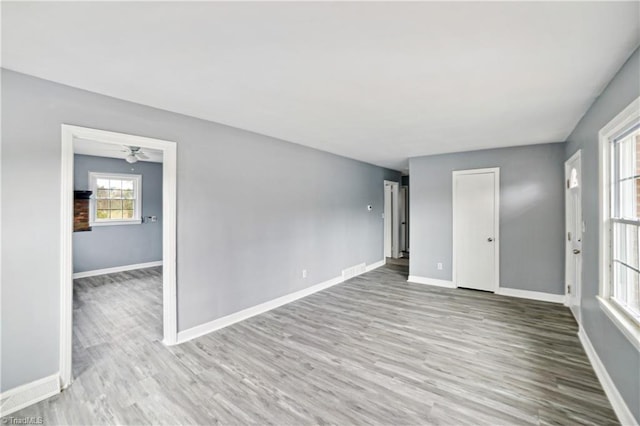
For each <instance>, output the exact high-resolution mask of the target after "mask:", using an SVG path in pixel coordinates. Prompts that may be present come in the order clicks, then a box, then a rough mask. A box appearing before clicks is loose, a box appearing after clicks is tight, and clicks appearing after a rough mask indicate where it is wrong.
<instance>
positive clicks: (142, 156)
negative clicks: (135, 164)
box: [136, 151, 149, 160]
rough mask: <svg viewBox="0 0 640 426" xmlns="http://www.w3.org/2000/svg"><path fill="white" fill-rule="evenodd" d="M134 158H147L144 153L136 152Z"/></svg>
mask: <svg viewBox="0 0 640 426" xmlns="http://www.w3.org/2000/svg"><path fill="white" fill-rule="evenodd" d="M136 157H138V158H139V159H141V160H148V159H149V157H148V156H147V154H145V153H144V152H140V151H138V152H136Z"/></svg>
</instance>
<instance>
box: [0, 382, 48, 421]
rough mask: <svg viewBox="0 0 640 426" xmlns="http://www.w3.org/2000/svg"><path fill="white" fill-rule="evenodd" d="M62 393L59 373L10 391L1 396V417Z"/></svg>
mask: <svg viewBox="0 0 640 426" xmlns="http://www.w3.org/2000/svg"><path fill="white" fill-rule="evenodd" d="M58 393H60V375H59V374H58V373H56V374H52V375H51V376H48V377H44V378H42V379H38V380H34V381H33V382H30V383H26V384H24V385H21V386H18V387H15V388H13V389H9V390H8V391H5V392H2V393H1V394H0V417H4V416H6V415H9V414H11V413H14V412H16V411H18V410H20V409H22V408H24V407H28V406H29V405H31V404H35V403H36V402H40V401H42V400H44V399H47V398H49V397H50V396H53V395H56V394H58Z"/></svg>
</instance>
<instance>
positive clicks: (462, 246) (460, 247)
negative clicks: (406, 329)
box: [453, 169, 500, 291]
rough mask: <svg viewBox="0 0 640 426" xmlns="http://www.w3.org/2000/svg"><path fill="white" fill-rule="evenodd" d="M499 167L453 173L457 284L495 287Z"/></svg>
mask: <svg viewBox="0 0 640 426" xmlns="http://www.w3.org/2000/svg"><path fill="white" fill-rule="evenodd" d="M499 179H500V178H499V170H498V169H482V170H465V171H460V172H453V229H454V240H453V259H454V265H453V268H454V270H453V273H454V282H455V284H456V286H458V287H465V288H472V289H476V290H485V291H496V290H497V289H498V256H499V252H498V215H499V212H498V188H499Z"/></svg>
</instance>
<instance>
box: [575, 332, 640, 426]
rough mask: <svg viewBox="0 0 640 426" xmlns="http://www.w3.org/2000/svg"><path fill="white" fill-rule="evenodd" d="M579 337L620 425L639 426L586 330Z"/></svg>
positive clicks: (579, 333)
mask: <svg viewBox="0 0 640 426" xmlns="http://www.w3.org/2000/svg"><path fill="white" fill-rule="evenodd" d="M578 337H579V338H580V343H582V347H583V348H584V351H585V352H586V353H587V357H589V361H590V362H591V366H592V367H593V370H594V371H595V372H596V376H598V380H600V384H601V385H602V388H603V389H604V393H605V394H606V395H607V398H609V402H610V403H611V406H612V407H613V411H615V413H616V415H617V416H618V420H619V421H620V424H622V425H623V426H634V425H636V426H637V425H638V424H639V420H640V419H636V418H635V417H633V414H632V413H631V410H630V409H629V407H627V404H626V403H625V402H624V399H622V395H620V392H618V389H617V388H616V385H615V383H613V380H611V376H609V373H607V369H606V368H605V366H604V364H603V363H602V361H601V360H600V357H598V353H597V352H596V350H595V349H594V348H593V345H592V344H591V341H590V340H589V336H587V333H585V331H584V328H582V327H580V330H579V331H578Z"/></svg>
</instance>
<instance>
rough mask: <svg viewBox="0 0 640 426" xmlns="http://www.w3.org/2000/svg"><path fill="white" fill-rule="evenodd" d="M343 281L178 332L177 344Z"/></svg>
mask: <svg viewBox="0 0 640 426" xmlns="http://www.w3.org/2000/svg"><path fill="white" fill-rule="evenodd" d="M384 264H385V261H384V260H381V261H379V262H376V263H373V264H371V265H368V266H365V272H369V271H372V270H374V269H376V268H379V267H381V266H383V265H384ZM358 275H360V274H358ZM344 281H345V279H344V278H343V277H342V276H339V277H335V278H332V279H330V280H327V281H324V282H321V283H320V284H316V285H313V286H311V287H307V288H304V289H302V290H298V291H296V292H293V293H289V294H287V295H284V296H281V297H278V298H276V299H273V300H269V301H268V302H264V303H260V304H259V305H255V306H252V307H250V308H247V309H243V310H241V311H238V312H235V313H233V314H231V315H227V316H224V317H222V318H218V319H215V320H213V321H209V322H206V323H204V324H200V325H197V326H195V327H192V328H189V329H187V330H184V331H180V332H178V342H177V343H178V344H180V343H184V342H187V341H189V340H192V339H195V338H197V337H200V336H204V335H205V334H209V333H211V332H213V331H216V330H220V329H221V328H224V327H228V326H230V325H232V324H235V323H237V322H240V321H244V320H246V319H248V318H251V317H253V316H256V315H259V314H263V313H265V312H267V311H270V310H272V309H275V308H279V307H280V306H282V305H286V304H287V303H291V302H294V301H296V300H298V299H301V298H303V297H306V296H309V295H311V294H313V293H317V292H318V291H322V290H325V289H327V288H329V287H333V286H334V285H336V284H340V283H343V282H344Z"/></svg>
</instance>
